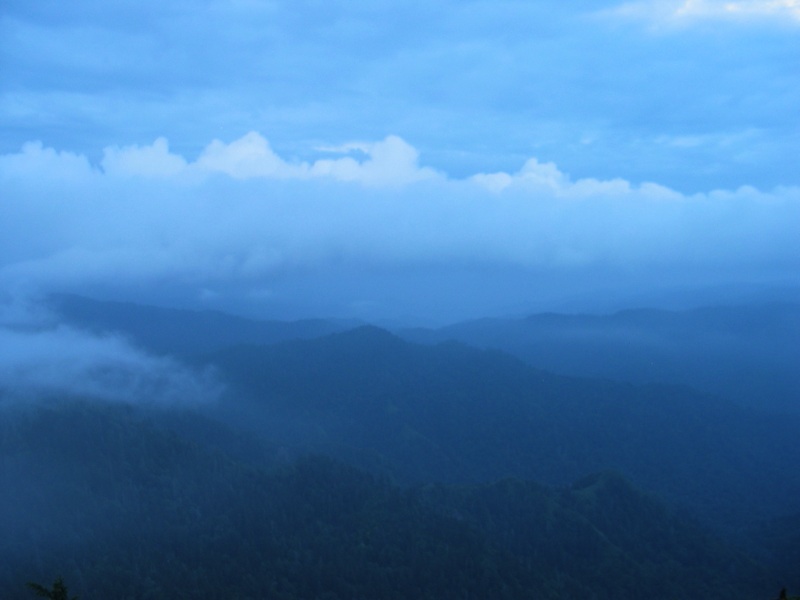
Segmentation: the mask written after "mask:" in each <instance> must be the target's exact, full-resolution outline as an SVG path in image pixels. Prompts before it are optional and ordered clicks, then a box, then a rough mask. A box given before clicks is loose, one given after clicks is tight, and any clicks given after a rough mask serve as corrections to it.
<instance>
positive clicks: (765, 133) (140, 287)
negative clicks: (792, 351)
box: [0, 0, 800, 366]
mask: <svg viewBox="0 0 800 600" xmlns="http://www.w3.org/2000/svg"><path fill="white" fill-rule="evenodd" d="M798 157H800V2H799V1H798V0H761V1H758V0H747V1H745V0H742V1H716V0H694V1H692V0H685V1H683V0H682V1H671V0H663V1H659V0H653V1H633V2H616V1H610V0H609V1H604V0H594V1H590V0H576V1H572V2H555V1H553V0H541V1H538V2H530V1H527V2H521V1H516V0H513V1H512V0H492V2H488V1H470V0H460V1H459V2H451V1H449V0H440V1H437V2H430V1H427V2H421V1H418V0H407V1H405V2H391V1H385V0H374V1H370V2H364V1H361V2H355V1H354V0H326V1H325V2H321V1H317V0H293V1H292V2H288V1H284V0H207V1H204V0H192V1H191V2H189V1H186V0H159V1H158V2H155V1H153V0H136V1H135V2H134V1H133V0H117V1H115V2H108V1H103V2H100V1H99V0H71V1H70V2H63V1H56V0H35V1H31V0H4V2H3V3H2V7H0V296H2V298H0V301H2V302H6V304H7V305H8V306H16V304H17V303H18V302H20V299H21V298H35V297H41V296H43V295H46V294H48V293H51V292H75V293H82V294H86V295H89V296H93V297H100V298H114V299H131V300H135V301H142V302H150V303H156V304H164V305H171V306H187V307H193V308H212V309H221V310H228V311H231V312H236V313H240V314H246V315H250V316H258V317H262V318H301V317H308V316H315V317H316V316H332V317H341V318H361V319H367V320H372V321H376V322H387V323H388V322H395V323H399V322H403V323H411V324H413V323H425V324H444V323H448V322H454V321H457V320H460V319H466V318H477V317H481V316H501V315H510V314H514V315H518V314H524V313H526V312H533V311H538V310H567V311H575V310H582V311H590V310H598V311H602V310H612V309H615V308H621V307H626V306H627V305H631V304H640V305H641V304H649V305H654V304H669V303H670V302H671V303H673V304H675V303H681V302H682V303H684V304H691V303H696V304H700V303H707V302H712V301H721V300H728V301H730V300H731V299H734V300H735V299H737V298H739V297H744V296H746V294H747V293H751V292H752V293H756V292H758V293H761V292H760V291H764V290H766V291H767V292H769V291H775V293H783V294H785V293H786V290H790V291H792V290H793V293H796V292H797V290H798V289H800V235H798V232H800V168H799V165H798ZM743 290H744V291H743ZM754 290H755V292H754ZM767 292H764V293H767ZM770 293H771V292H770ZM737 294H739V295H737ZM9 311H10V309H9ZM7 312H8V311H7ZM11 312H13V311H11ZM9 322H10V321H9ZM9 327H10V326H9ZM9 331H10V330H9ZM15 331H19V328H17V329H16V330H15ZM51 333H52V331H51ZM59 335H60V336H63V337H66V338H68V337H69V336H70V335H72V333H71V332H64V331H60V332H59ZM59 339H61V338H59ZM108 344H112V343H111V342H107V346H103V347H108ZM112 345H113V344H112ZM114 353H117V354H118V352H117V351H116V350H115V351H114V352H112V354H114ZM0 362H1V361H0ZM0 366H1V365H0Z"/></svg>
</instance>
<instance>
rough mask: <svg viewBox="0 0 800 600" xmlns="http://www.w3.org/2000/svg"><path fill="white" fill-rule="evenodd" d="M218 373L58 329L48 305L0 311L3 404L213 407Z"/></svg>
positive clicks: (108, 337) (106, 337) (115, 337)
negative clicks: (89, 402)
mask: <svg viewBox="0 0 800 600" xmlns="http://www.w3.org/2000/svg"><path fill="white" fill-rule="evenodd" d="M222 390H223V386H222V384H221V382H219V381H218V379H217V378H216V377H215V375H214V373H213V371H211V370H204V369H202V368H196V367H195V368H192V367H189V366H187V365H185V364H182V363H180V362H179V361H177V360H175V359H173V358H171V357H168V356H156V355H154V354H151V353H149V352H148V351H146V350H144V349H141V348H136V347H134V346H133V345H132V344H131V343H130V342H129V341H127V340H126V339H125V338H124V337H122V336H121V335H120V334H115V333H114V332H103V333H92V332H89V331H86V330H82V329H79V328H75V327H72V326H70V325H67V324H64V323H59V322H58V320H57V318H56V317H55V315H53V314H51V313H49V312H48V311H47V309H46V308H45V307H44V305H43V304H41V303H40V304H31V303H29V302H26V303H25V304H24V305H21V304H20V302H19V301H14V302H7V303H5V304H2V305H0V406H12V405H16V404H20V403H22V404H31V403H39V402H43V401H47V402H58V401H64V400H67V399H75V398H80V399H84V400H95V401H101V402H121V403H125V404H130V405H134V406H146V407H150V408H155V407H162V408H165V407H168V408H189V407H195V408H199V407H204V406H210V405H212V404H213V403H214V402H215V401H216V400H217V399H218V398H219V396H220V394H221V393H222Z"/></svg>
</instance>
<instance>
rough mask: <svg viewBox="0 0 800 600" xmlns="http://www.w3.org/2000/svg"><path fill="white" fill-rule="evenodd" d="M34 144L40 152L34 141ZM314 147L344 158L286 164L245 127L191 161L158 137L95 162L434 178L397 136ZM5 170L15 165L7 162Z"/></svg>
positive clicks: (228, 171) (161, 172)
mask: <svg viewBox="0 0 800 600" xmlns="http://www.w3.org/2000/svg"><path fill="white" fill-rule="evenodd" d="M36 148H38V152H42V149H41V147H40V145H39V146H36ZM320 150H321V151H323V152H325V153H327V154H339V155H344V156H341V157H339V158H334V159H331V158H320V159H318V160H315V161H313V162H311V163H309V162H289V161H287V160H284V159H283V158H281V157H280V156H278V154H276V153H275V151H274V150H273V149H272V147H271V146H270V143H269V141H267V140H266V139H265V138H264V137H263V136H262V135H261V134H259V133H257V132H254V131H251V132H250V133H247V134H245V135H244V136H242V137H241V138H239V139H237V140H234V141H233V142H230V143H225V142H222V141H220V140H214V141H213V142H211V143H210V144H209V145H208V146H206V147H205V149H204V150H203V151H202V153H201V154H200V156H199V157H198V158H197V160H196V161H194V162H187V161H186V159H184V158H183V157H182V156H179V155H177V154H172V153H170V151H169V143H168V142H167V140H166V139H165V138H163V137H160V138H158V139H157V140H156V141H155V142H153V144H152V145H150V146H126V147H123V148H120V147H116V146H110V147H107V148H106V149H105V150H104V151H103V159H102V161H101V163H100V164H101V166H102V169H103V172H104V173H105V174H106V175H111V176H139V177H156V178H158V177H170V176H180V175H186V176H193V177H204V176H208V175H213V174H224V175H227V176H229V177H232V178H234V179H243V180H244V179H252V178H268V179H311V178H327V179H335V180H339V181H348V182H357V183H361V184H364V185H367V186H382V185H402V184H407V183H413V182H415V181H422V180H425V179H433V178H436V177H438V176H439V174H438V173H436V172H435V171H434V170H433V169H431V168H428V167H420V166H419V165H418V159H419V153H418V152H417V150H416V149H415V148H414V147H413V146H411V145H409V144H408V143H407V142H406V141H405V140H403V139H401V138H399V137H398V136H388V137H387V138H386V139H384V140H382V141H379V142H374V143H356V142H352V143H348V144H344V145H342V146H336V147H323V148H321V149H320ZM354 151H355V152H357V153H358V154H359V155H361V156H360V157H361V160H358V159H356V158H353V157H352V156H349V155H350V154H352V153H353V152H354ZM50 153H51V154H52V151H50ZM23 154H25V149H23ZM9 168H10V170H14V168H15V167H14V165H13V164H12V162H11V161H10V162H9Z"/></svg>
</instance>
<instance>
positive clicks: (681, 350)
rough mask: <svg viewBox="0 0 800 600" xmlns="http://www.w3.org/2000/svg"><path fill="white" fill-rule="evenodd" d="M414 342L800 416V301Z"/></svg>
mask: <svg viewBox="0 0 800 600" xmlns="http://www.w3.org/2000/svg"><path fill="white" fill-rule="evenodd" d="M399 334H400V335H402V337H404V338H405V339H408V340H409V341H416V342H420V343H439V342H442V341H447V340H455V341H460V342H464V343H467V344H470V345H473V346H476V347H480V348H494V349H500V350H503V351H506V352H509V353H510V354H513V355H514V356H517V357H518V358H520V359H522V360H524V361H526V362H528V363H529V364H531V365H533V366H536V367H539V368H542V369H547V370H550V371H553V372H556V373H561V374H565V375H574V376H581V377H602V378H609V379H615V380H618V381H628V382H632V383H676V384H682V385H689V386H691V387H694V388H697V389H699V390H702V391H705V392H709V393H713V394H718V395H720V396H723V397H725V398H729V399H731V400H735V401H737V402H738V403H740V404H743V405H745V406H753V407H757V408H760V409H769V410H772V411H776V412H792V413H795V414H800V402H798V398H800V368H798V367H800V358H798V357H800V304H796V303H764V304H752V305H740V306H712V307H705V308H698V309H694V310H685V311H667V310H653V309H641V310H626V311H622V312H618V313H614V314H610V315H565V314H554V313H547V314H537V315H532V316H529V317H526V318H520V319H482V320H476V321H468V322H463V323H458V324H455V325H451V326H448V327H443V328H441V329H435V330H430V329H428V330H426V329H407V330H403V331H400V332H399Z"/></svg>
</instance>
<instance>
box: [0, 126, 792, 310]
mask: <svg viewBox="0 0 800 600" xmlns="http://www.w3.org/2000/svg"><path fill="white" fill-rule="evenodd" d="M317 153H318V154H319V157H318V158H316V159H315V160H313V161H305V162H303V161H294V160H291V159H289V158H284V157H282V156H279V155H278V154H277V153H276V152H275V151H274V150H272V148H271V147H270V145H269V143H268V141H267V140H266V139H265V138H264V137H263V136H261V135H260V134H258V133H254V132H251V133H249V134H247V135H245V136H244V137H242V138H240V139H238V140H235V141H233V142H230V143H225V142H221V141H218V140H217V141H214V142H212V143H210V144H209V145H208V146H207V147H206V148H205V150H203V151H202V152H201V153H200V155H199V156H198V157H196V158H194V159H191V158H187V157H184V156H180V155H178V154H176V153H173V152H171V151H170V150H169V146H168V142H167V141H166V140H165V139H163V138H159V139H158V140H156V141H155V142H154V143H153V144H152V145H149V146H143V147H142V146H131V147H112V148H107V149H106V150H105V151H104V155H103V158H102V160H101V161H100V162H99V164H91V163H90V161H89V160H88V159H87V158H86V157H85V156H82V155H79V154H73V153H69V152H63V151H56V150H54V149H51V148H45V147H43V146H42V145H40V144H36V143H30V144H27V145H25V147H24V148H23V149H22V150H21V151H20V152H19V153H14V154H8V155H4V156H2V157H0V183H1V184H2V187H3V189H4V196H3V199H2V200H0V222H2V223H4V224H7V226H6V228H5V229H6V232H5V235H4V236H3V238H2V239H0V283H2V285H4V286H6V287H7V288H8V289H16V290H21V291H35V292H39V293H41V292H47V291H53V290H63V289H72V290H76V289H77V290H80V289H81V287H82V286H92V285H106V286H109V285H111V286H113V285H114V284H115V283H118V284H120V285H125V286H129V287H135V286H140V287H157V286H159V285H169V286H185V287H187V288H192V289H195V290H196V291H197V294H198V295H200V294H205V295H206V297H208V296H209V295H213V292H214V290H221V289H233V288H236V289H238V290H240V292H242V293H247V294H251V295H252V294H260V295H261V297H267V296H269V295H270V290H271V289H272V286H273V283H274V282H275V281H278V280H280V279H281V278H285V277H287V276H289V275H290V274H293V273H295V274H296V273H300V272H311V271H320V270H321V271H324V270H326V269H332V268H350V267H352V268H357V269H360V270H362V271H365V272H369V273H372V274H375V275H386V274H387V273H391V272H395V271H397V270H402V271H403V272H405V273H409V272H413V271H414V270H415V269H431V268H434V269H442V270H447V269H450V268H458V269H465V268H466V269H470V268H473V267H474V268H478V269H492V268H498V269H503V268H513V269H520V270H522V271H525V270H528V271H535V272H537V273H548V274H551V275H553V274H555V275H569V274H570V273H581V274H582V276H583V274H586V273H591V272H595V273H600V272H603V273H616V274H624V275H627V276H630V278H631V281H633V279H635V277H637V276H639V275H642V274H644V273H647V274H648V275H649V276H655V277H658V274H659V273H665V274H666V273H670V274H671V275H673V276H674V275H675V274H676V273H679V274H680V273H683V274H685V275H686V276H687V277H689V278H692V279H694V280H702V279H703V278H704V277H707V278H711V279H714V280H720V279H723V280H724V279H725V278H726V277H730V278H733V279H736V278H738V280H742V279H747V278H748V277H766V278H771V279H774V280H776V281H778V282H781V281H784V282H785V281H794V279H795V278H796V273H797V272H798V269H799V268H800V264H798V263H800V238H798V236H797V223H800V188H796V187H783V188H776V189H773V190H768V191H763V190H758V189H755V188H752V187H742V188H739V189H734V190H712V191H708V192H707V193H702V194H694V195H685V194H682V193H679V192H677V191H675V190H672V189H669V188H668V187H665V186H662V185H658V184H657V183H633V182H630V181H626V180H623V179H611V180H601V179H591V178H584V179H578V180H573V179H571V178H570V177H569V175H568V174H566V173H564V172H562V171H561V170H560V169H559V167H558V166H557V165H555V164H553V163H550V162H541V161H539V160H537V159H534V158H532V159H530V160H528V161H527V162H526V163H525V164H524V165H523V166H522V168H521V169H520V170H519V171H517V172H513V173H506V172H498V173H477V174H474V175H473V176H470V177H467V178H463V179H452V178H449V177H448V176H447V175H446V174H444V173H442V172H440V171H438V170H436V169H434V168H431V167H428V166H424V165H421V164H420V157H419V154H418V152H417V151H416V150H415V149H414V147H413V146H411V145H410V144H408V143H407V142H406V141H404V140H402V139H400V138H398V137H396V136H389V137H387V138H386V139H384V140H382V141H378V142H369V143H354V144H347V145H344V146H338V147H331V148H318V149H317ZM310 293H313V294H317V295H324V293H325V291H324V290H316V291H314V292H310ZM352 300H353V302H354V303H355V302H357V301H358V302H363V301H369V299H368V298H362V297H359V294H358V293H356V292H355V291H354V293H353V298H352Z"/></svg>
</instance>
